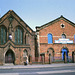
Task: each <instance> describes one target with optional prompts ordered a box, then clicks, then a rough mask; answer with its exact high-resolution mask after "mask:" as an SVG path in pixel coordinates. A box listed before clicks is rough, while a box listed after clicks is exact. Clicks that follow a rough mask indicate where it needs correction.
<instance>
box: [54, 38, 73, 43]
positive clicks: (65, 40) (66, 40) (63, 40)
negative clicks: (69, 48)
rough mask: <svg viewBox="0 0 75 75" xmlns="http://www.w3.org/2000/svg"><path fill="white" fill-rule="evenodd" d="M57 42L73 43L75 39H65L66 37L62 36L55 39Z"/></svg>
mask: <svg viewBox="0 0 75 75" xmlns="http://www.w3.org/2000/svg"><path fill="white" fill-rule="evenodd" d="M55 43H62V44H68V43H69V44H71V43H73V40H69V39H65V38H61V39H59V40H55Z"/></svg>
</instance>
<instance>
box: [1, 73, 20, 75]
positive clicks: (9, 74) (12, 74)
mask: <svg viewBox="0 0 75 75" xmlns="http://www.w3.org/2000/svg"><path fill="white" fill-rule="evenodd" d="M0 75H19V73H0Z"/></svg>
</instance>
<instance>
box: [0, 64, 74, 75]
mask: <svg viewBox="0 0 75 75" xmlns="http://www.w3.org/2000/svg"><path fill="white" fill-rule="evenodd" d="M54 65H55V64H54ZM59 65H60V64H57V65H55V66H53V64H52V66H50V67H49V66H48V65H37V67H36V65H32V66H33V67H32V66H30V67H29V65H28V66H26V68H25V66H24V67H23V66H22V67H20V68H16V67H15V68H11V66H10V68H3V69H2V68H0V75H75V64H74V65H71V64H66V65H64V64H61V65H60V66H59ZM63 65H64V66H63ZM39 66H41V67H39ZM5 67H8V66H5ZM27 67H28V68H27Z"/></svg>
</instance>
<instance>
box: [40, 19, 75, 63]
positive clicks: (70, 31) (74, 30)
mask: <svg viewBox="0 0 75 75" xmlns="http://www.w3.org/2000/svg"><path fill="white" fill-rule="evenodd" d="M61 24H64V25H65V28H61ZM63 32H64V34H66V38H67V39H70V40H73V42H74V34H75V27H74V26H72V25H70V24H69V23H68V22H66V21H64V20H60V21H57V22H56V23H53V24H52V25H48V26H47V27H44V28H42V29H41V30H39V43H40V45H39V48H40V54H41V53H45V62H47V61H48V60H47V59H48V54H47V50H48V48H53V49H54V58H55V60H56V59H58V60H59V59H60V58H61V57H62V53H61V50H62V48H63V47H64V46H65V47H66V48H68V50H69V53H68V55H69V57H72V52H73V51H74V50H75V44H54V43H55V40H59V38H62V37H61V35H62V34H63ZM49 33H51V34H52V35H53V44H48V37H47V35H48V34H49ZM71 59H72V58H71Z"/></svg>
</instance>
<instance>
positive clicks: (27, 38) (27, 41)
mask: <svg viewBox="0 0 75 75" xmlns="http://www.w3.org/2000/svg"><path fill="white" fill-rule="evenodd" d="M25 44H29V34H28V33H26V34H25Z"/></svg>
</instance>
